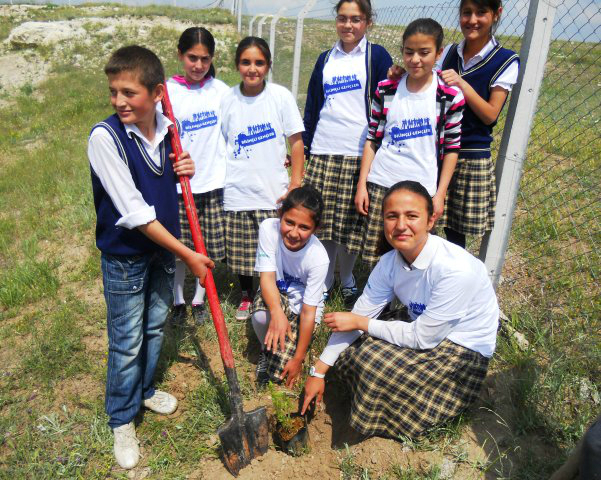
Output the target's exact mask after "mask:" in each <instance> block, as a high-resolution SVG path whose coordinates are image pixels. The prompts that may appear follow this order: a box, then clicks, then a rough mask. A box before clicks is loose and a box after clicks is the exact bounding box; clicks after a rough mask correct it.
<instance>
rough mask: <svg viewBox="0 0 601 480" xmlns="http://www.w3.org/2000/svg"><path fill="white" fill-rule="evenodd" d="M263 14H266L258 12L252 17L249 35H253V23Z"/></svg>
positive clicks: (249, 24) (249, 23)
mask: <svg viewBox="0 0 601 480" xmlns="http://www.w3.org/2000/svg"><path fill="white" fill-rule="evenodd" d="M263 15H265V14H264V13H258V14H257V15H255V16H254V17H253V18H251V19H250V22H248V36H249V37H251V36H252V34H253V23H255V20H256V19H257V18H259V17H262V16H263Z"/></svg>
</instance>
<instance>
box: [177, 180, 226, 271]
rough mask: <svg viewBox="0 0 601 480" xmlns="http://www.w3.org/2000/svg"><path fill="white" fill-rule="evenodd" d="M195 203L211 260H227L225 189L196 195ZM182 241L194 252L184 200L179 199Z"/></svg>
mask: <svg viewBox="0 0 601 480" xmlns="http://www.w3.org/2000/svg"><path fill="white" fill-rule="evenodd" d="M194 203H195V205H196V214H197V215H198V219H199V221H200V231H201V232H202V237H203V239H204V242H205V247H206V249H207V253H208V255H209V258H210V259H211V260H214V261H218V260H223V259H224V258H225V212H224V210H223V189H222V188H218V189H216V190H211V191H210V192H206V193H195V194H194ZM179 224H180V228H181V235H180V237H179V239H180V241H181V242H182V243H183V244H184V245H186V247H188V248H191V249H192V250H194V243H193V242H192V233H191V232H190V224H189V223H188V216H187V215H186V207H185V206H184V200H183V198H182V197H181V196H180V197H179Z"/></svg>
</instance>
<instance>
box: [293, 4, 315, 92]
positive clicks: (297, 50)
mask: <svg viewBox="0 0 601 480" xmlns="http://www.w3.org/2000/svg"><path fill="white" fill-rule="evenodd" d="M315 2H317V0H308V1H307V3H305V6H304V7H303V9H302V10H301V11H300V13H299V14H298V17H297V18H296V39H295V40H294V60H293V61H292V95H293V96H294V98H295V99H296V98H298V77H299V75H300V61H301V47H302V43H303V22H304V20H305V17H306V16H307V13H309V12H310V11H311V9H312V8H313V6H314V5H315Z"/></svg>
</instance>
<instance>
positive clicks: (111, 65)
mask: <svg viewBox="0 0 601 480" xmlns="http://www.w3.org/2000/svg"><path fill="white" fill-rule="evenodd" d="M121 72H133V73H136V74H137V75H138V81H139V82H140V83H141V84H142V85H144V86H145V87H146V88H147V89H148V91H149V92H152V91H153V90H154V89H155V88H156V87H157V85H159V84H161V83H165V70H164V69H163V64H162V63H161V61H160V60H159V57H157V56H156V54H154V53H153V52H152V51H150V50H148V49H147V48H144V47H140V46H138V45H130V46H128V47H121V48H120V49H119V50H116V51H115V52H113V54H112V55H111V58H109V61H108V62H107V64H106V66H105V67H104V73H105V74H106V75H116V74H118V73H121Z"/></svg>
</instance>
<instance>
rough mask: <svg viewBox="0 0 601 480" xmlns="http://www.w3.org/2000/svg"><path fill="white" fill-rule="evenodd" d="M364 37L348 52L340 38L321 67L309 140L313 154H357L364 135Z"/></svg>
mask: <svg viewBox="0 0 601 480" xmlns="http://www.w3.org/2000/svg"><path fill="white" fill-rule="evenodd" d="M366 49H367V39H366V38H365V37H363V39H362V40H361V42H359V44H358V45H357V46H356V47H355V48H354V49H353V50H352V51H351V52H349V53H346V52H345V51H344V50H343V49H342V46H341V44H340V41H338V42H337V43H336V45H335V46H334V48H333V50H332V53H330V57H329V58H328V61H327V63H326V64H325V65H324V68H323V92H324V96H325V99H324V103H323V107H322V109H321V111H320V112H319V121H318V122H317V126H316V128H315V134H314V135H313V142H312V143H311V153H312V154H315V155H352V156H358V155H359V156H360V155H361V154H362V153H363V145H364V143H365V137H366V136H367V117H366V116H365V88H366V83H367V72H366V70H365V51H366Z"/></svg>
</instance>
